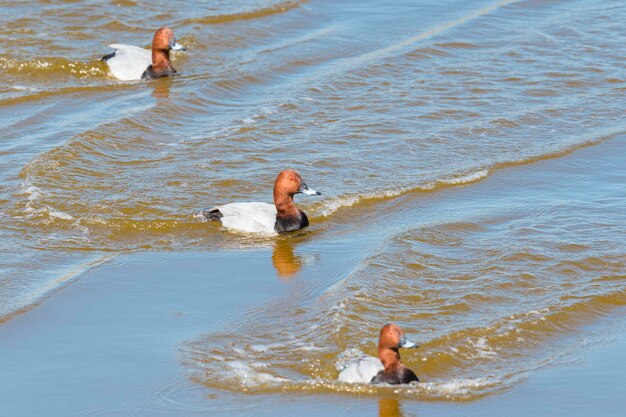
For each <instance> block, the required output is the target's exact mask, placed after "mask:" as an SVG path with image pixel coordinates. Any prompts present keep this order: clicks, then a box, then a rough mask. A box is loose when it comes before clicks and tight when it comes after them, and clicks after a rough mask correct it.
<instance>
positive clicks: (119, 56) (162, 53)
mask: <svg viewBox="0 0 626 417" xmlns="http://www.w3.org/2000/svg"><path fill="white" fill-rule="evenodd" d="M109 48H113V49H115V52H113V53H110V54H108V55H105V56H103V57H102V61H104V62H106V63H107V65H108V66H109V69H110V70H111V74H113V76H114V77H115V78H117V79H120V80H123V81H129V80H140V79H144V80H146V79H150V78H160V77H166V76H168V75H172V74H176V70H175V69H174V67H173V66H172V63H171V62H170V50H174V51H184V50H185V48H184V47H183V46H182V45H181V44H179V43H178V42H176V37H175V36H174V32H173V31H172V29H170V28H161V29H159V30H157V31H156V33H155V34H154V38H153V40H152V51H149V50H147V49H144V48H140V47H138V46H132V45H120V44H112V45H109Z"/></svg>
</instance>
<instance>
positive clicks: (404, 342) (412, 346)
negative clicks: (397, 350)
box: [400, 337, 419, 349]
mask: <svg viewBox="0 0 626 417" xmlns="http://www.w3.org/2000/svg"><path fill="white" fill-rule="evenodd" d="M400 347H401V348H405V349H417V348H418V347H419V345H417V344H416V343H413V342H411V341H410V340H406V339H405V338H404V337H403V338H402V340H401V341H400Z"/></svg>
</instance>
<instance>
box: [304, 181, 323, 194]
mask: <svg viewBox="0 0 626 417" xmlns="http://www.w3.org/2000/svg"><path fill="white" fill-rule="evenodd" d="M298 192H299V193H302V194H308V195H322V193H320V192H319V191H315V190H312V189H311V188H309V186H308V185H306V183H305V182H304V181H302V185H301V186H300V189H299V190H298Z"/></svg>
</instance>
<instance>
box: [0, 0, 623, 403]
mask: <svg viewBox="0 0 626 417" xmlns="http://www.w3.org/2000/svg"><path fill="white" fill-rule="evenodd" d="M360 3H361V2H333V1H309V2H305V1H300V2H299V1H285V2H280V1H275V2H273V1H263V0H259V1H234V2H233V1H215V2H209V3H205V2H197V3H196V2H188V1H186V2H182V1H167V2H161V1H156V2H148V3H144V2H140V1H110V2H99V1H85V2H72V1H37V2H29V1H14V2H11V1H9V2H4V3H3V5H2V6H0V7H1V9H2V13H1V14H0V22H1V23H2V24H1V25H0V27H1V28H0V37H1V38H2V40H3V42H2V45H1V46H0V69H1V70H2V73H3V77H2V79H1V80H0V109H1V112H2V121H1V123H2V125H1V126H2V129H1V131H2V141H1V142H0V158H1V160H2V165H1V166H0V221H1V226H2V237H1V238H0V253H1V254H2V256H1V258H0V321H5V320H10V319H11V318H12V317H14V315H15V314H16V313H17V312H20V311H23V310H24V309H27V308H28V307H29V306H31V305H33V303H36V302H37V301H38V300H40V299H41V297H43V296H44V295H46V294H48V293H49V291H50V290H52V289H54V288H57V287H58V286H59V285H62V283H63V282H65V281H67V280H68V279H71V277H72V276H74V274H75V273H76V272H77V271H84V270H85V269H88V268H91V267H93V266H94V265H98V264H100V263H102V262H104V261H106V260H108V259H110V258H111V257H114V256H116V255H119V254H127V253H130V252H132V251H142V250H147V249H150V250H164V251H172V250H175V251H192V250H193V251H198V250H202V251H211V250H213V249H214V248H250V247H256V246H259V247H264V248H266V247H268V246H269V247H273V255H272V259H271V262H272V263H273V265H274V267H275V268H276V270H277V272H278V274H279V275H281V276H283V277H284V278H285V279H286V280H288V281H289V282H291V280H296V281H297V279H298V273H299V271H300V270H301V268H302V266H303V265H311V264H315V262H317V260H316V259H317V258H316V257H317V256H322V257H323V254H324V253H335V255H336V251H337V250H339V251H345V259H344V260H343V261H341V262H340V261H336V262H335V263H331V264H330V265H325V266H324V268H321V267H320V273H319V280H318V281H316V282H315V283H311V282H308V283H307V284H306V285H308V286H310V288H307V289H305V290H303V291H302V292H300V293H298V294H295V295H293V297H292V298H290V299H288V300H285V301H284V303H282V304H280V303H272V304H271V305H266V306H264V307H262V308H260V309H254V310H252V311H249V312H247V313H246V314H244V315H243V317H242V318H240V320H238V321H237V323H233V326H232V327H230V328H228V329H224V332H221V333H210V334H204V335H200V334H199V335H198V337H197V338H194V339H192V340H187V341H183V342H182V346H183V348H182V352H183V354H182V356H183V358H182V360H181V364H182V366H184V367H187V368H188V369H189V371H190V373H191V375H192V378H193V380H194V381H196V382H198V383H201V384H205V385H206V386H208V387H209V388H211V389H217V390H220V389H227V390H230V391H236V392H255V393H260V394H263V395H267V396H269V398H271V395H272V393H274V392H283V391H285V390H288V391H296V392H298V391H304V392H309V391H316V392H321V393H325V392H344V391H350V392H363V393H370V392H376V390H377V389H378V388H373V387H370V386H346V385H342V384H338V383H337V382H336V376H337V366H338V365H340V364H341V363H342V361H344V360H346V359H348V358H350V357H352V356H355V355H358V354H360V353H361V352H364V353H366V354H374V353H375V346H374V344H373V343H372V341H373V340H374V339H375V336H373V335H375V334H376V332H377V329H378V328H379V327H380V324H381V323H384V322H388V321H395V322H398V323H400V324H401V325H402V326H403V328H405V330H406V332H407V333H410V334H412V335H415V336H416V338H417V339H420V342H422V343H421V345H422V349H421V350H420V353H419V354H415V355H407V357H406V360H405V361H406V363H407V364H408V365H409V366H411V367H413V368H415V369H419V372H418V374H419V375H420V376H421V377H422V379H423V380H424V381H426V382H425V383H424V384H422V385H420V386H419V387H411V388H404V389H401V390H399V393H400V394H402V395H404V396H409V397H417V398H420V399H444V400H445V399H453V400H459V399H473V398H478V397H482V396H485V395H487V394H490V393H494V392H500V391H501V390H503V389H506V388H508V387H511V386H512V385H514V384H515V383H517V382H518V381H520V380H521V379H523V378H525V377H526V376H527V375H528V374H529V373H532V371H533V370H534V369H537V368H538V367H542V366H546V365H551V364H556V363H559V361H560V360H561V359H560V358H562V357H563V355H567V349H568V348H567V346H570V345H571V344H572V341H573V340H577V339H576V338H580V337H583V333H581V331H580V330H579V329H580V328H581V326H582V325H583V324H585V323H588V322H589V321H590V320H592V319H593V318H595V317H598V316H600V315H610V314H611V312H612V311H613V309H614V308H615V307H616V306H623V305H624V304H626V292H625V290H626V283H625V281H624V278H625V276H626V260H625V255H626V245H625V244H624V236H625V235H626V233H625V232H626V221H625V220H626V216H625V215H624V213H625V212H626V188H625V187H624V184H625V183H626V176H625V171H624V168H623V164H621V163H620V157H623V156H624V150H623V149H624V140H623V135H624V133H626V123H624V116H625V110H624V109H625V104H626V103H625V102H626V100H625V98H624V97H625V94H624V93H625V91H626V90H625V89H626V70H625V69H624V62H625V61H624V60H625V58H626V29H625V27H624V24H623V23H624V21H625V19H626V8H624V7H623V3H622V2H621V1H617V0H616V1H611V0H609V1H603V2H597V1H591V0H580V1H547V2H545V1H499V2H498V1H462V2H461V1H418V2H416V1H399V2H392V3H388V2H387V3H385V2H366V3H367V4H360ZM164 25H168V26H170V27H172V28H173V29H174V31H175V33H176V34H177V37H178V38H179V41H180V43H182V44H184V45H185V46H186V47H187V48H188V51H187V52H186V53H184V54H183V53H178V54H176V55H175V56H174V66H175V67H176V68H177V69H178V70H179V72H180V73H181V75H180V76H177V77H174V78H171V79H161V80H156V81H150V82H131V83H123V82H118V81H116V80H114V79H112V78H111V77H110V76H108V74H107V70H106V65H105V64H103V63H101V62H100V61H99V58H100V57H101V56H102V55H104V54H106V53H108V52H109V51H110V50H109V49H108V48H107V45H108V44H111V43H128V44H135V45H139V46H148V45H149V43H150V39H151V36H152V34H153V32H154V30H155V29H156V28H158V27H160V26H164ZM599 146H603V147H604V148H603V149H606V151H604V152H605V155H606V157H598V153H595V154H593V155H595V157H598V159H593V160H589V161H585V162H584V163H582V162H580V160H579V159H575V160H574V161H575V162H572V163H563V164H553V165H550V166H552V167H557V168H558V171H557V172H549V171H547V172H540V173H534V172H533V169H534V168H533V166H534V164H536V163H538V162H541V161H545V160H550V159H554V160H559V159H560V158H565V157H567V156H568V155H570V154H571V152H572V151H577V150H583V151H584V150H586V149H588V148H594V147H599ZM599 154H602V152H599ZM618 156H619V157H618ZM621 160H623V159H621ZM284 167H294V168H296V169H298V170H299V171H300V172H301V173H302V174H303V176H304V178H305V179H306V180H307V183H308V184H309V185H310V186H312V187H313V188H315V189H319V190H320V191H322V193H323V195H322V196H321V198H319V199H317V200H316V199H313V198H306V197H301V198H299V200H298V203H299V204H300V205H301V207H302V208H303V209H304V210H305V211H306V212H307V213H308V214H309V217H310V219H311V223H312V225H311V227H310V228H309V229H307V230H306V231H304V232H301V233H297V234H296V235H292V236H290V237H280V238H262V237H245V236H239V235H234V234H230V233H228V232H225V231H224V230H221V229H220V228H219V227H217V226H215V225H212V224H203V223H198V222H197V221H195V220H194V219H193V218H192V217H191V216H190V214H191V212H192V211H193V210H194V209H196V208H199V207H205V206H208V205H211V204H220V203H226V202H231V201H270V200H271V187H272V184H273V181H274V178H275V175H276V173H277V172H278V171H279V170H281V169H282V168H284ZM520 167H521V168H523V169H526V170H528V172H529V174H528V176H529V177H530V179H529V183H527V184H526V185H525V186H524V187H519V186H518V184H517V183H515V182H514V181H515V178H516V177H515V176H514V175H511V176H510V178H511V181H512V182H511V183H508V184H507V183H506V181H502V180H499V181H498V182H497V184H496V185H494V187H492V188H490V189H489V190H490V192H489V193H484V194H480V193H474V194H472V193H466V194H463V193H460V194H454V193H453V190H455V189H458V187H468V188H469V187H472V186H474V185H475V184H476V183H481V182H484V181H489V179H490V178H491V177H492V175H494V173H503V172H504V173H503V174H502V175H503V176H504V178H505V179H506V178H507V174H506V173H507V172H508V171H514V170H516V169H520ZM533 181H534V182H533ZM454 196H456V198H466V200H455V199H454V198H453V197H454ZM311 242H313V244H316V243H315V242H318V243H317V251H318V252H319V253H317V254H316V253H309V254H308V255H306V256H305V255H302V254H300V253H298V249H297V248H298V245H301V244H303V243H307V244H311ZM340 253H341V252H340ZM319 254H322V255H319ZM242 256H245V251H244V250H242ZM269 323H272V329H273V330H272V331H268V324H269ZM233 327H234V328H235V329H236V334H235V333H233V332H232V328H233ZM235 339H236V340H235ZM224 366H226V367H227V368H228V369H229V372H223V369H224ZM385 407H391V408H393V407H394V404H393V403H391V404H387V405H385Z"/></svg>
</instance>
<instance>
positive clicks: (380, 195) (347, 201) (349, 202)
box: [314, 169, 489, 217]
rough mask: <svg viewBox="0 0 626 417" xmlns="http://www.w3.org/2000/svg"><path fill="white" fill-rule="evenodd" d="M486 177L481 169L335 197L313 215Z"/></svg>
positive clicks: (321, 214) (325, 213)
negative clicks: (411, 184) (419, 183)
mask: <svg viewBox="0 0 626 417" xmlns="http://www.w3.org/2000/svg"><path fill="white" fill-rule="evenodd" d="M488 175H489V170H488V169H483V170H480V171H476V172H471V173H469V174H464V175H459V176H454V177H451V178H443V179H439V180H435V181H431V182H428V183H426V184H423V185H418V186H416V187H403V188H398V189H395V190H387V191H372V192H367V193H359V194H353V195H347V196H342V197H337V198H334V199H330V200H327V201H325V202H323V203H321V204H320V205H321V207H320V208H318V209H317V211H316V212H315V214H317V215H318V216H322V217H328V216H330V215H331V214H333V213H334V212H336V211H337V210H339V209H341V208H344V207H351V206H354V205H355V204H358V203H360V202H361V201H365V200H378V199H386V198H393V197H397V196H399V195H402V194H406V193H409V192H414V191H433V190H436V189H438V188H442V187H446V186H458V185H464V184H471V183H473V182H477V181H480V180H482V179H483V178H485V177H487V176H488ZM314 210H315V207H314Z"/></svg>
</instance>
